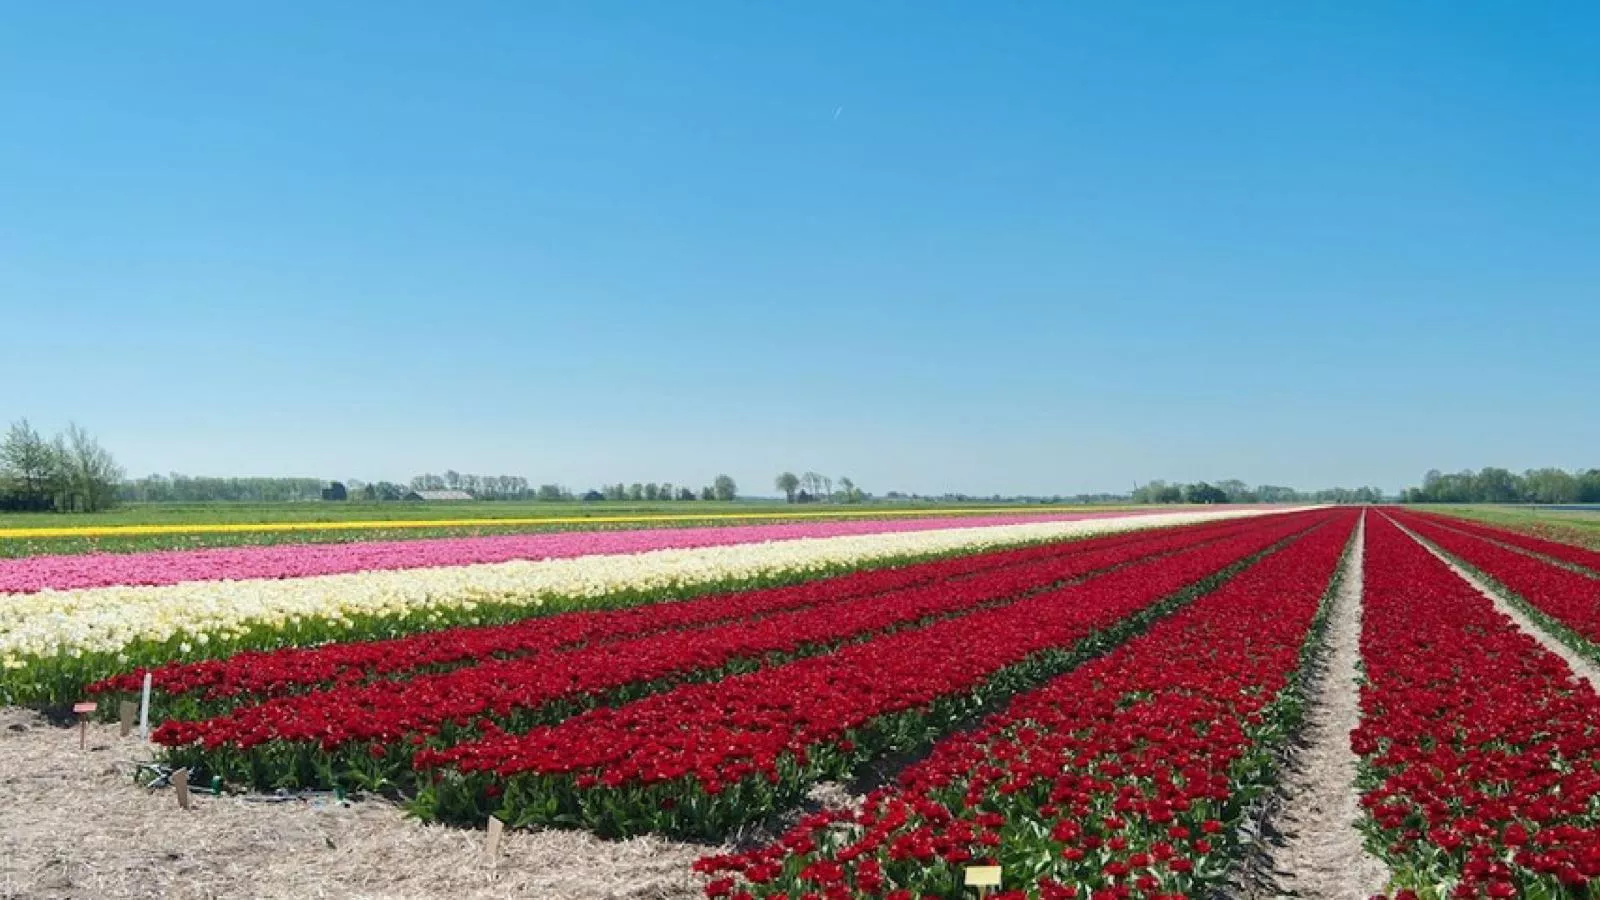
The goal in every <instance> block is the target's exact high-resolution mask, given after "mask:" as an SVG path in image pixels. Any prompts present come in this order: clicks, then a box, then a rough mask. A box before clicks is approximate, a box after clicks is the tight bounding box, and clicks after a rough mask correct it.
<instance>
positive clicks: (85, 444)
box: [55, 422, 320, 512]
mask: <svg viewBox="0 0 1600 900" xmlns="http://www.w3.org/2000/svg"><path fill="white" fill-rule="evenodd" d="M55 446H56V450H55V453H56V458H57V460H58V461H59V465H60V467H61V474H62V477H61V480H62V482H63V483H64V491H63V493H64V495H65V497H66V498H67V503H66V504H65V506H64V508H70V509H75V510H77V511H79V512H98V511H99V510H102V509H106V508H108V507H110V506H112V505H113V504H115V503H116V500H117V482H118V481H120V480H121V479H122V468H121V467H120V466H118V465H117V461H116V460H115V459H113V458H112V456H111V453H110V452H109V451H107V450H106V449H105V448H104V447H102V446H100V442H99V441H96V440H95V439H94V438H93V437H92V436H90V434H89V432H87V431H85V430H83V429H82V428H80V427H78V424H77V423H76V422H73V423H70V424H68V425H67V433H66V435H65V436H58V437H57V438H56V440H55ZM319 487H320V483H319ZM58 508H63V507H62V505H61V504H58Z"/></svg>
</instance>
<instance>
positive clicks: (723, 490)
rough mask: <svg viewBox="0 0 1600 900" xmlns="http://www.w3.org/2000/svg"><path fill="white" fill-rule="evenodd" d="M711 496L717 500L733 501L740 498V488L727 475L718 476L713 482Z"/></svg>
mask: <svg viewBox="0 0 1600 900" xmlns="http://www.w3.org/2000/svg"><path fill="white" fill-rule="evenodd" d="M711 495H712V497H714V498H715V499H717V500H723V501H728V500H733V499H734V498H736V497H738V496H739V486H738V485H737V484H735V483H734V481H733V479H732V478H730V477H728V476H727V475H718V476H717V477H716V478H715V479H714V480H712V482H711Z"/></svg>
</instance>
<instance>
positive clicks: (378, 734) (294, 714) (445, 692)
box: [154, 530, 1217, 787]
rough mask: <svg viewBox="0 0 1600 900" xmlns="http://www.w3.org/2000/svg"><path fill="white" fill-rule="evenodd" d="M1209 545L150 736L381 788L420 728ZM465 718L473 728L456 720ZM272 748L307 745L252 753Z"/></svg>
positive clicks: (304, 776)
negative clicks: (340, 774) (338, 774)
mask: <svg viewBox="0 0 1600 900" xmlns="http://www.w3.org/2000/svg"><path fill="white" fill-rule="evenodd" d="M1215 540H1217V537H1216V535H1215V533H1214V532H1212V531H1210V530H1204V531H1189V530H1184V531H1175V532H1163V533H1161V534H1159V535H1151V536H1148V537H1147V538H1145V539H1143V540H1139V541H1125V542H1123V546H1107V547H1104V548H1103V549H1099V550H1082V549H1080V550H1079V551H1078V552H1074V553H1060V554H1058V555H1057V557H1056V558H1053V559H1043V560H1038V561H1035V562H1032V563H1029V564H1019V565H1010V566H1006V567H1003V568H997V569H993V570H991V571H988V572H985V573H980V574H977V575H971V576H968V577H964V578H960V579H951V580H946V581H943V582H939V583H935V584H929V585H919V586H915V587H909V588H905V589H902V590H899V591H893V592H889V593H883V594H875V595H869V596H866V597H854V598H849V599H845V600H841V601H838V602H831V603H823V604H818V605H814V606H812V607H810V608H806V609H799V610H793V611H790V612H783V613H776V614H773V615H769V616H765V617H762V618H759V619H755V620H753V621H752V620H744V621H738V622H733V623H728V624H721V625H716V626H711V627H705V628H690V629H680V630H676V631H667V632H660V633H654V634H649V635H647V636H645V637H641V638H637V639H634V640H618V641H613V642H608V643H597V644H590V645H586V646H582V647H578V648H574V649H571V650H564V651H557V652H553V653H547V654H543V655H537V656H527V657H522V658H518V659H511V660H500V661H491V662H486V663H484V664H482V665H478V666H473V667H468V668H459V669H454V670H452V671H449V672H445V673H440V674H432V675H418V676H416V677H413V678H410V679H406V680H383V681H376V682H373V683H370V684H355V685H346V686H339V687H334V688H331V689H327V690H318V691H313V692H311V693H307V694H301V695H296V696H288V697H278V698H275V699H272V700H269V701H267V702H265V703H262V704H260V705H255V706H244V707H241V708H238V709H236V710H233V711H232V712H230V713H227V714H225V715H221V716H217V717H214V718H210V719H206V720H203V721H197V722H184V721H169V722H167V723H166V724H165V725H163V726H161V727H160V728H159V729H157V731H156V733H155V736H154V737H155V740H156V741H157V742H158V743H162V744H166V745H170V746H174V747H184V746H188V745H193V744H199V745H200V746H201V748H202V749H203V750H206V751H210V752H207V753H204V754H202V755H203V757H204V763H205V765H206V768H207V769H208V770H209V771H211V772H213V773H215V774H221V775H223V776H224V777H227V778H230V779H233V780H250V781H253V782H255V783H258V784H263V785H266V786H279V785H283V784H290V783H294V784H305V783H307V782H308V780H310V781H311V782H315V781H316V780H317V779H318V773H319V772H320V771H323V770H331V771H335V772H339V771H344V772H348V773H350V774H351V776H352V777H353V778H354V779H355V781H356V782H358V783H357V784H356V785H353V786H365V787H374V786H378V785H381V784H385V783H392V782H395V781H399V780H402V779H404V778H406V773H407V772H409V770H410V768H411V754H412V753H413V752H414V751H415V750H416V749H417V747H418V744H416V743H414V742H412V741H410V740H405V739H406V738H409V737H411V736H412V735H421V736H424V737H426V738H429V739H431V742H432V743H434V744H436V745H440V746H449V745H451V744H454V743H455V742H457V741H459V740H464V739H470V738H472V737H476V736H479V735H478V731H477V729H478V726H479V723H480V722H481V721H482V720H484V719H485V718H487V719H488V720H489V721H492V722H494V723H495V725H496V726H497V727H499V728H503V729H509V730H512V731H521V730H526V729H527V728H529V727H532V726H533V725H535V724H538V723H540V722H550V721H559V720H560V719H562V718H566V717H567V716H570V715H572V714H573V713H574V712H575V711H577V710H578V709H582V708H585V707H588V706H593V705H596V704H597V703H599V702H614V701H616V700H618V699H625V698H627V697H630V696H637V695H639V694H642V693H647V692H651V691H654V690H659V689H661V688H662V687H664V686H665V685H666V684H669V683H671V682H672V681H682V680H686V679H694V680H709V679H711V678H715V677H717V676H718V675H723V674H728V673H729V670H730V669H738V668H743V669H746V670H748V669H751V668H757V667H759V666H760V665H761V664H762V663H763V661H770V660H772V659H773V656H772V655H777V656H778V658H779V659H782V658H786V657H792V656H794V655H796V654H799V653H815V652H819V651H822V650H826V649H829V648H831V647H833V646H837V645H838V644H839V643H841V642H844V641H849V640H858V639H861V638H864V637H869V636H871V635H873V634H874V633H879V632H882V631H884V630H887V629H894V628H904V627H907V626H915V625H917V624H919V623H923V622H926V621H929V620H931V619H935V618H938V617H948V616H959V615H963V614H969V613H972V612H974V611H976V610H978V609H980V608H983V607H985V606H993V605H995V604H999V603H1005V602H1010V601H1015V600H1017V599H1020V598H1021V597H1023V596H1025V595H1027V594H1028V593H1031V592H1037V591H1040V590H1044V589H1047V588H1050V587H1054V586H1057V585H1059V584H1061V583H1062V582H1064V581H1069V580H1072V579H1076V578H1080V577H1082V576H1085V575H1088V574H1090V573H1094V572H1098V571H1102V570H1106V569H1110V568H1114V567H1116V566H1121V565H1126V564H1128V563H1131V562H1137V561H1139V560H1144V559H1150V558H1153V557H1159V556H1161V555H1164V554H1167V553H1171V552H1173V551H1176V550H1181V549H1185V548H1188V547H1193V546H1197V545H1203V544H1205V543H1209V542H1212V541H1215ZM557 621H559V620H557ZM619 694H620V695H621V696H619ZM458 721H465V722H470V724H469V725H466V726H464V727H459V726H456V724H455V723H457V722H458ZM269 742H279V743H282V744H294V745H299V746H298V747H293V748H291V747H284V746H277V747H274V748H271V749H269V750H267V751H265V752H261V753H258V752H255V751H256V748H258V747H261V746H263V745H265V744H268V743H269ZM375 748H377V749H378V750H381V751H382V752H381V755H379V753H377V752H375ZM330 755H332V756H333V757H334V758H332V759H329V758H328V757H329V756H330Z"/></svg>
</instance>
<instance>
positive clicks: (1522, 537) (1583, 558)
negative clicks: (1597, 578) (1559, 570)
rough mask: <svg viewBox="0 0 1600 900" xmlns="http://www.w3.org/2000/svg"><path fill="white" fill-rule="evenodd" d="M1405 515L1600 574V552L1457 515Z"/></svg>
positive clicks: (1407, 512)
mask: <svg viewBox="0 0 1600 900" xmlns="http://www.w3.org/2000/svg"><path fill="white" fill-rule="evenodd" d="M1405 515H1406V518H1407V519H1408V520H1413V519H1426V520H1428V521H1430V522H1434V523H1437V524H1439V525H1446V526H1449V527H1450V528H1454V529H1456V530H1457V531H1465V532H1467V533H1468V534H1475V535H1477V536H1478V537H1482V538H1488V539H1489V540H1491V541H1499V542H1500V543H1502V544H1510V545H1511V546H1513V547H1520V548H1521V549H1523V550H1531V551H1532V552H1534V553H1539V554H1543V555H1545V556H1548V557H1550V558H1552V559H1559V560H1561V561H1562V562H1564V563H1570V564H1571V565H1574V566H1582V567H1583V568H1585V569H1588V570H1589V571H1591V572H1594V573H1596V574H1600V550H1590V549H1589V548H1588V547H1576V546H1573V545H1572V544H1563V543H1561V542H1560V541H1552V540H1547V539H1545V538H1542V537H1536V536H1534V535H1531V534H1523V533H1522V532H1520V531H1512V530H1510V529H1509V528H1495V527H1494V526H1492V525H1485V524H1483V523H1482V522H1474V521H1472V520H1471V519H1462V518H1457V517H1455V516H1441V515H1436V514H1433V513H1414V512H1411V511H1410V510H1407V511H1406V513H1405Z"/></svg>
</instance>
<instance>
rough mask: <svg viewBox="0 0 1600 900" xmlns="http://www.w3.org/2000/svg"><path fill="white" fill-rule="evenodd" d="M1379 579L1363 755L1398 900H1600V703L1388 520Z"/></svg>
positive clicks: (1371, 831)
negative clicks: (1592, 899)
mask: <svg viewBox="0 0 1600 900" xmlns="http://www.w3.org/2000/svg"><path fill="white" fill-rule="evenodd" d="M1405 521H1406V524H1407V526H1408V527H1409V526H1411V525H1413V524H1415V520H1414V519H1411V518H1409V517H1406V519H1405ZM1364 577H1365V614H1364V621H1363V626H1362V634H1361V652H1362V659H1363V663H1364V667H1365V671H1366V683H1365V684H1364V685H1363V687H1362V689H1361V706H1362V719H1361V724H1360V726H1359V728H1358V729H1357V730H1356V731H1355V733H1353V734H1352V735H1351V746H1352V747H1353V748H1354V750H1355V751H1356V753H1357V754H1359V755H1360V756H1361V757H1362V758H1363V774H1362V787H1363V790H1364V794H1363V796H1362V801H1361V802H1362V806H1363V808H1364V810H1365V817H1364V829H1365V830H1366V832H1367V834H1368V846H1369V848H1370V849H1371V850H1372V851H1373V852H1375V853H1377V854H1379V855H1380V856H1381V857H1382V858H1383V859H1384V860H1385V861H1386V862H1387V863H1388V864H1389V866H1390V869H1391V871H1392V873H1393V879H1394V880H1393V887H1394V888H1396V889H1397V890H1398V894H1397V896H1400V897H1406V898H1418V897H1421V898H1429V900H1434V898H1445V897H1451V898H1474V897H1529V898H1557V897H1574V898H1576V897H1589V896H1593V893H1592V890H1593V887H1592V885H1595V884H1600V882H1597V881H1596V879H1600V729H1597V728H1596V726H1595V723H1596V722H1600V697H1597V696H1596V694H1595V692H1594V690H1593V689H1592V688H1590V686H1589V685H1588V684H1587V683H1585V682H1583V681H1580V680H1579V679H1577V678H1576V677H1575V676H1574V675H1573V673H1572V671H1571V669H1569V668H1568V667H1567V665H1566V663H1565V662H1563V661H1562V660H1561V659H1560V658H1559V657H1557V656H1556V655H1554V654H1552V653H1550V652H1549V651H1548V650H1546V649H1544V648H1543V647H1542V646H1540V644H1539V643H1538V641H1537V640H1535V639H1534V638H1533V637H1531V636H1529V635H1528V634H1526V633H1524V632H1523V631H1521V630H1520V629H1519V628H1518V627H1517V626H1516V625H1515V624H1514V623H1513V622H1512V621H1511V620H1510V619H1509V618H1507V617H1506V616H1504V615H1502V614H1501V613H1499V612H1498V611H1497V610H1495V608H1494V605H1493V603H1492V602H1491V601H1490V600H1489V599H1488V598H1486V597H1484V596H1483V595H1482V594H1480V593H1479V592H1478V591H1477V590H1476V589H1474V588H1473V587H1472V586H1470V585H1469V584H1468V583H1467V582H1466V581H1464V580H1463V579H1461V578H1460V577H1458V576H1457V575H1456V574H1455V573H1454V572H1453V571H1451V569H1450V568H1449V567H1448V566H1447V565H1446V564H1445V563H1444V562H1442V561H1440V560H1439V559H1438V558H1437V557H1435V556H1434V555H1433V554H1431V553H1430V552H1428V550H1427V549H1426V548H1424V547H1423V546H1422V545H1421V544H1419V543H1417V542H1416V541H1414V540H1412V539H1411V538H1410V537H1409V536H1407V535H1406V534H1405V533H1404V532H1402V531H1401V530H1400V528H1399V527H1397V526H1396V525H1395V524H1393V523H1392V522H1391V521H1389V520H1387V519H1385V518H1383V517H1380V516H1370V517H1369V519H1368V527H1367V547H1366V564H1365V572H1364Z"/></svg>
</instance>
